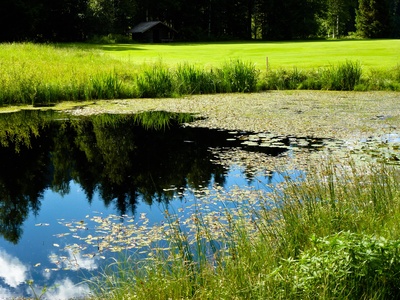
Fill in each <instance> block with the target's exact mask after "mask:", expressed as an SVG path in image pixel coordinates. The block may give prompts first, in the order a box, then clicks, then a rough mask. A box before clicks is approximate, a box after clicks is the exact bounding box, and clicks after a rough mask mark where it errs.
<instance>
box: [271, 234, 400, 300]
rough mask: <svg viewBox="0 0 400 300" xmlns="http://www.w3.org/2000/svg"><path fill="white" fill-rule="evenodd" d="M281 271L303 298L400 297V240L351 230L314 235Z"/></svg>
mask: <svg viewBox="0 0 400 300" xmlns="http://www.w3.org/2000/svg"><path fill="white" fill-rule="evenodd" d="M278 274H279V276H283V277H284V279H285V280H283V281H281V280H280V282H287V283H288V285H289V289H290V290H291V291H292V293H293V295H296V297H297V298H299V299H398V298H399V297H400V276H399V275H400V240H387V239H385V238H382V237H380V238H378V237H375V236H370V235H364V234H355V233H350V232H340V233H338V234H335V235H333V236H329V237H325V238H315V237H314V238H312V246H311V248H310V249H308V250H306V251H304V252H303V253H302V254H301V255H300V257H299V258H298V259H295V260H293V259H289V260H286V262H285V263H284V264H283V265H282V266H281V267H280V271H279V272H278V273H277V276H278ZM286 288H288V286H286Z"/></svg>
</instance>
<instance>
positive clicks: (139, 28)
mask: <svg viewBox="0 0 400 300" xmlns="http://www.w3.org/2000/svg"><path fill="white" fill-rule="evenodd" d="M158 24H162V25H163V26H165V27H167V28H168V29H170V30H172V31H175V29H173V28H171V27H169V26H167V25H165V24H164V23H163V22H161V21H151V22H142V23H139V24H138V25H136V26H135V27H133V28H132V29H131V30H129V32H131V33H144V32H146V31H148V30H150V29H151V28H153V27H154V26H157V25H158Z"/></svg>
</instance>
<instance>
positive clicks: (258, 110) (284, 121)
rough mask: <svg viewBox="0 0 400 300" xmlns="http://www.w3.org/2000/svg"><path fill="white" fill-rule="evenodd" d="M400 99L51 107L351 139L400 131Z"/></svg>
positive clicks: (276, 96) (311, 97)
mask: <svg viewBox="0 0 400 300" xmlns="http://www.w3.org/2000/svg"><path fill="white" fill-rule="evenodd" d="M399 101H400V94H399V93H398V92H333V91H269V92H263V93H250V94H215V95H194V96H187V97H183V98H166V99H165V98H162V99H126V100H99V101H90V102H76V103H73V102H63V103H61V104H58V105H56V106H55V107H51V109H56V110H65V111H69V112H71V113H72V114H74V115H89V114H100V113H137V112H143V111H152V110H154V111H157V110H164V111H170V112H187V113H196V114H198V115H199V116H201V117H204V118H203V119H202V120H199V121H196V122H195V123H192V124H190V126H198V127H208V128H221V129H227V130H245V131H254V132H271V133H274V134H276V135H284V136H290V135H294V136H316V137H324V138H338V139H347V140H348V139H361V138H366V137H369V136H381V135H383V134H388V133H391V132H393V131H396V130H398V125H399V124H400V106H399ZM27 108H28V109H31V108H32V107H29V106H17V107H16V106H13V107H11V106H10V107H3V108H0V112H10V111H16V110H19V109H27ZM44 109H46V108H44Z"/></svg>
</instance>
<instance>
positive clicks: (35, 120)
mask: <svg viewBox="0 0 400 300" xmlns="http://www.w3.org/2000/svg"><path fill="white" fill-rule="evenodd" d="M192 119H193V116H192V115H189V114H173V113H165V112H153V113H143V114H138V115H101V116H90V117H80V118H77V117H73V118H72V117H68V116H65V115H62V114H58V113H56V112H53V111H47V112H39V111H22V112H19V113H14V114H4V115H1V116H0V128H1V129H0V144H1V145H2V146H1V147H0V165H1V166H2V167H1V168H0V234H1V235H2V236H3V237H4V239H6V240H8V241H10V242H12V243H15V244H16V243H18V241H19V239H20V237H21V235H22V233H23V229H22V225H23V223H24V220H25V219H26V218H27V216H28V214H29V212H33V213H34V214H35V215H37V214H38V213H39V211H40V209H41V201H42V199H43V193H44V191H45V190H46V189H51V190H52V191H54V192H56V193H59V194H60V195H67V194H68V193H69V192H70V182H71V180H73V181H74V182H76V183H78V184H79V185H80V187H81V188H82V190H83V191H84V193H85V195H86V199H87V201H88V202H89V203H91V202H92V200H93V195H94V194H95V192H98V194H99V195H100V198H101V199H102V201H103V203H104V205H105V206H106V207H108V206H110V205H115V207H116V209H117V211H118V213H119V214H125V213H131V214H134V212H135V208H136V206H137V203H138V201H139V199H140V200H141V201H144V202H145V203H147V204H152V203H153V202H163V203H168V202H169V201H171V200H172V198H173V196H174V191H173V190H171V187H175V188H181V189H183V191H184V189H186V188H197V187H199V186H207V185H208V184H209V183H210V181H211V179H212V180H213V181H214V182H215V183H217V184H220V185H223V184H224V181H225V174H226V170H225V169H224V167H223V166H221V165H220V164H216V163H214V162H213V161H212V160H213V154H212V153H211V152H210V151H209V148H210V147H211V148H212V147H222V148H223V147H233V146H240V144H241V142H240V141H236V142H235V141H232V139H230V138H231V135H229V134H228V133H227V132H224V131H218V130H209V129H205V128H185V127H183V126H180V124H182V123H183V122H187V121H190V120H192ZM264 151H270V152H271V153H270V154H271V155H278V154H280V153H282V152H284V151H286V150H285V149H281V148H271V149H269V150H264Z"/></svg>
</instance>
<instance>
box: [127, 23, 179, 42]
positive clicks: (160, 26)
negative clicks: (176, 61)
mask: <svg viewBox="0 0 400 300" xmlns="http://www.w3.org/2000/svg"><path fill="white" fill-rule="evenodd" d="M129 32H130V33H132V39H133V40H135V41H140V42H144V43H162V42H172V41H173V40H174V36H175V34H176V30H175V29H173V28H171V27H169V26H168V25H165V24H164V23H163V22H161V21H152V22H142V23H140V24H138V25H136V26H135V27H133V28H132V29H131V30H129Z"/></svg>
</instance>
